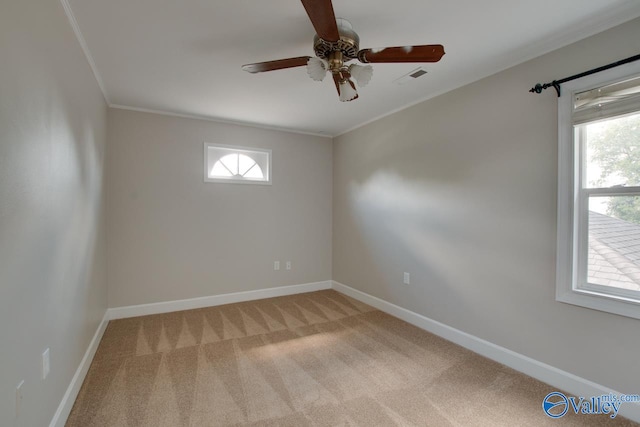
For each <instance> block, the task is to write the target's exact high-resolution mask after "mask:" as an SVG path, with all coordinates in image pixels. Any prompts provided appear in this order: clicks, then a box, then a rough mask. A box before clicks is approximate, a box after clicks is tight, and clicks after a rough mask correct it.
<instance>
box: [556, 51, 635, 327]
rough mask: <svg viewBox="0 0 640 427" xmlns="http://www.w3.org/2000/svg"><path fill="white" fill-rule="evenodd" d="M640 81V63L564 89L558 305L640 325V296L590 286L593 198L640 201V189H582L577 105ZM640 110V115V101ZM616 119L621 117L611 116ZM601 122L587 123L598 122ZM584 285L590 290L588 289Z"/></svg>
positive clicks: (561, 101)
mask: <svg viewBox="0 0 640 427" xmlns="http://www.w3.org/2000/svg"><path fill="white" fill-rule="evenodd" d="M638 75H640V62H634V63H629V64H625V65H622V66H620V67H616V68H612V69H609V70H606V71H603V72H600V73H596V74H592V75H589V76H586V77H582V78H580V79H576V80H573V81H570V82H567V83H564V84H563V85H562V94H561V96H560V97H559V98H558V206H557V208H558V211H557V215H558V217H557V260H556V301H560V302H563V303H568V304H573V305H578V306H581V307H586V308H591V309H594V310H600V311H605V312H608V313H614V314H618V315H622V316H627V317H632V318H636V319H640V295H637V292H636V291H624V290H622V289H618V288H612V289H609V288H608V287H606V286H602V285H596V284H589V283H588V281H587V280H586V275H587V266H588V265H587V264H586V263H588V219H589V218H588V215H589V208H588V203H589V197H590V195H593V194H597V195H600V196H605V195H611V196H620V195H640V187H622V188H581V177H582V178H583V179H584V171H583V164H584V162H583V161H582V159H581V158H580V156H582V155H584V151H585V150H583V149H577V146H578V145H580V146H584V144H585V140H584V137H583V135H582V132H581V130H580V128H577V129H574V125H576V123H574V119H573V100H574V95H575V93H577V92H583V91H586V90H591V89H595V88H598V87H601V86H604V85H607V84H611V83H614V82H616V81H620V80H624V79H628V78H633V77H637V76H638ZM634 110H635V111H637V112H640V100H638V101H637V102H636V103H635V106H634ZM606 117H615V115H613V114H612V115H605V116H604V117H603V118H606ZM594 120H595V119H591V120H586V121H584V122H583V123H584V124H586V123H590V122H593V121H594ZM583 281H584V284H585V285H584V286H583V285H582V283H583Z"/></svg>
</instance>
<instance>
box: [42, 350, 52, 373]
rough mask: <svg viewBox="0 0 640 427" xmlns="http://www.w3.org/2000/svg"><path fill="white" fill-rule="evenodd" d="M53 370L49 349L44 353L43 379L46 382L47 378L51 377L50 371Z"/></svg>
mask: <svg viewBox="0 0 640 427" xmlns="http://www.w3.org/2000/svg"><path fill="white" fill-rule="evenodd" d="M50 368H51V364H50V361H49V349H48V348H47V349H46V350H45V351H44V352H42V379H43V380H46V379H47V376H49V371H50Z"/></svg>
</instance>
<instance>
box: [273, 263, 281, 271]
mask: <svg viewBox="0 0 640 427" xmlns="http://www.w3.org/2000/svg"><path fill="white" fill-rule="evenodd" d="M273 269H274V270H280V261H273Z"/></svg>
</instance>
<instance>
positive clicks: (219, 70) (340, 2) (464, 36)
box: [62, 0, 640, 136]
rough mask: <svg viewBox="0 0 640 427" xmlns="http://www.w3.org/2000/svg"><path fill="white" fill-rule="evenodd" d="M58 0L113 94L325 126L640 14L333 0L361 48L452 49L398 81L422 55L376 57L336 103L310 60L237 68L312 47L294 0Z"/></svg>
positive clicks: (143, 102) (151, 104)
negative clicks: (367, 78)
mask: <svg viewBox="0 0 640 427" xmlns="http://www.w3.org/2000/svg"><path fill="white" fill-rule="evenodd" d="M62 1H63V3H65V2H66V1H68V5H66V6H70V10H71V13H72V17H71V20H72V21H73V20H74V18H73V16H75V21H76V22H77V26H76V28H75V30H76V33H77V34H79V38H80V42H81V43H83V44H84V46H83V47H84V49H85V52H86V53H87V56H88V57H89V61H90V62H91V63H92V67H93V68H94V72H95V73H96V76H97V78H98V81H99V82H100V84H101V86H102V89H103V91H104V93H105V98H106V99H107V102H108V103H109V104H110V105H112V106H120V107H126V108H133V109H140V110H149V111H158V112H166V113H173V114H180V115H192V116H198V117H204V118H210V119H216V120H224V121H232V122H239V123H246V124H253V125H259V126H267V127H273V128H281V129H289V130H294V131H300V132H307V133H315V134H323V135H328V136H335V135H338V134H340V133H343V132H345V131H347V130H350V129H353V128H355V127H357V126H359V125H362V124H364V123H366V122H369V121H371V120H373V119H375V118H377V117H380V116H383V115H386V114H388V113H390V112H392V111H396V110H398V109H402V108H403V107H406V106H408V105H411V104H415V103H416V102H419V101H421V100H424V99H428V98H431V97H433V96H435V95H437V94H440V93H443V92H446V91H449V90H452V89H454V88H457V87H460V86H462V85H464V84H467V83H470V82H472V81H475V80H478V79H480V78H482V77H485V76H487V75H490V74H493V73H495V72H497V71H500V70H502V69H505V68H508V67H510V66H513V65H515V64H518V63H521V62H523V61H525V60H528V59H531V58H534V57H536V56H538V55H541V54H543V53H545V52H548V51H551V50H553V49H556V48H559V47H561V46H564V45H566V44H569V43H571V42H573V41H576V40H579V39H581V38H584V37H587V36H589V35H591V34H595V33H597V32H600V31H603V30H605V29H607V28H610V27H612V26H615V25H618V24H620V23H622V22H625V21H627V20H630V19H633V18H635V17H638V16H640V1H638V0H535V1H533V0H484V1H477V0H457V1H452V0H394V1H383V0H334V1H333V5H334V10H335V14H336V16H337V17H342V18H346V19H348V20H350V21H351V23H352V24H353V27H354V29H355V30H356V32H357V33H358V34H359V36H360V48H375V47H384V46H404V45H411V44H436V43H439V44H443V45H444V47H445V51H446V55H445V56H444V57H443V59H442V60H441V61H440V62H438V63H435V64H424V67H425V69H427V70H428V74H427V75H426V76H423V77H421V78H420V79H416V80H414V81H412V82H411V83H409V84H406V85H403V86H398V85H397V84H395V83H393V80H395V79H396V78H398V77H400V76H402V75H404V74H406V73H407V72H409V71H411V70H413V69H415V68H417V67H418V66H420V65H421V64H373V65H374V75H373V79H372V80H371V82H370V83H369V85H368V86H366V87H364V88H362V89H360V90H359V93H360V98H359V99H357V100H355V101H353V102H346V103H341V102H340V101H339V100H338V96H337V93H336V90H335V87H334V84H333V81H332V80H331V78H330V76H329V77H328V78H326V79H325V80H324V81H323V82H315V81H313V80H311V79H310V78H309V77H308V75H307V73H306V69H305V68H304V67H300V68H291V69H286V70H280V71H272V72H268V73H260V74H249V73H247V72H244V71H242V70H241V69H240V66H241V65H243V64H246V63H252V62H262V61H268V60H273V59H282V58H288V57H295V56H304V55H309V56H312V55H313V48H312V39H313V36H314V34H315V32H314V30H313V26H312V25H311V23H310V22H309V19H308V17H307V15H306V14H305V11H304V8H303V6H302V4H301V3H300V1H298V0H268V1H267V0H222V1H220V0H217V1H216V0H135V1H132V0H109V1H105V0H62ZM67 12H69V10H67ZM83 39H84V40H83ZM621 59H622V58H621ZM558 77H563V76H558ZM534 83H536V82H531V84H532V85H533V84H534ZM543 83H544V82H543ZM526 89H527V88H523V90H526Z"/></svg>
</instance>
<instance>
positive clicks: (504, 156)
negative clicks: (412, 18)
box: [333, 20, 640, 393]
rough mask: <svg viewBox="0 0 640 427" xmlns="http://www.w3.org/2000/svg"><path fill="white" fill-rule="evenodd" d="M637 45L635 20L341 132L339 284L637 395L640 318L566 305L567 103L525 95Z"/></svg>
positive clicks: (337, 166) (337, 145) (337, 161)
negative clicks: (560, 161)
mask: <svg viewBox="0 0 640 427" xmlns="http://www.w3.org/2000/svg"><path fill="white" fill-rule="evenodd" d="M638 52H640V20H635V21H631V22H629V23H627V24H624V25H622V26H620V27H617V28H615V29H612V30H610V31H607V32H605V33H601V34H599V35H596V36H594V37H591V38H589V39H586V40H584V41H581V42H579V43H576V44H574V45H571V46H568V47H566V48H563V49H561V50H558V51H555V52H552V53H550V54H547V55H544V56H543V57H540V58H538V59H535V60H532V61H529V62H527V63H525V64H522V65H519V66H516V67H514V68H511V69H508V70H506V71H503V72H501V73H499V74H496V75H494V76H491V77H488V78H486V79H483V80H481V81H478V82H476V83H473V84H471V85H468V86H465V87H463V88H460V89H458V90H455V91H453V92H450V93H447V94H445V95H442V96H440V97H437V98H434V99H431V100H429V101H426V102H424V103H421V104H418V105H416V106H413V107H411V108H408V109H406V110H403V111H401V112H398V113H396V114H393V115H391V116H388V117H385V118H383V119H380V120H378V121H376V122H374V123H371V124H368V125H366V126H364V127H361V128H359V129H357V130H354V131H352V132H349V133H347V134H345V135H342V136H339V137H337V138H335V140H334V151H333V156H334V157H333V158H334V165H333V167H334V182H333V191H334V199H333V201H334V202H333V214H334V216H333V221H334V226H333V279H334V280H336V281H338V282H341V283H343V284H346V285H348V286H352V287H354V288H357V289H359V290H361V291H363V292H366V293H369V294H372V295H374V296H377V297H379V298H382V299H385V300H387V301H389V302H392V303H394V304H397V305H399V306H401V307H404V308H407V309H409V310H412V311H414V312H417V313H420V314H422V315H425V316H427V317H429V318H432V319H435V320H437V321H440V322H442V323H445V324H447V325H450V326H452V327H454V328H457V329H459V330H462V331H464V332H467V333H470V334H472V335H475V336H477V337H480V338H482V339H485V340H488V341H490V342H492V343H495V344H498V345H500V346H503V347H506V348H508V349H511V350H513V351H516V352H518V353H521V354H524V355H526V356H529V357H532V358H534V359H536V360H539V361H542V362H545V363H548V364H550V365H552V366H555V367H558V368H560V369H563V370H566V371H568V372H571V373H574V374H576V375H579V376H580V377H583V378H587V379H590V380H592V381H595V382H597V383H600V384H603V385H605V386H609V387H611V388H613V389H615V390H618V391H620V392H626V393H637V392H638V384H639V381H638V379H639V378H640V358H639V357H638V355H639V354H640V321H638V320H636V319H630V318H625V317H620V316H616V315H611V314H607V313H603V312H599V311H593V310H589V309H586V308H581V307H576V306H572V305H567V304H562V303H559V302H556V301H555V254H556V248H555V245H556V195H557V189H556V185H557V98H556V96H555V92H554V91H553V90H550V91H547V92H546V93H544V94H541V95H534V94H530V93H528V92H527V90H528V89H529V88H530V87H531V86H532V85H533V84H535V83H536V82H547V81H550V80H553V79H554V78H562V77H565V76H566V75H571V74H574V73H577V72H581V71H584V70H586V69H589V68H592V67H595V66H600V65H603V64H607V63H609V62H612V61H615V60H619V59H622V58H626V57H628V56H632V55H634V54H637V53H638ZM450 54H452V53H450ZM405 271H406V272H409V273H411V280H412V283H411V285H410V286H406V285H403V284H402V273H403V272H405Z"/></svg>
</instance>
